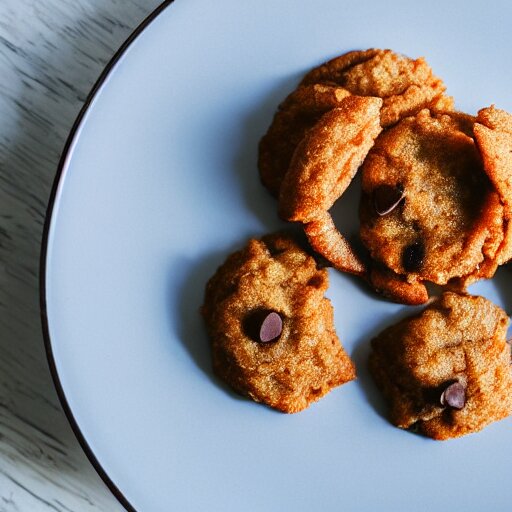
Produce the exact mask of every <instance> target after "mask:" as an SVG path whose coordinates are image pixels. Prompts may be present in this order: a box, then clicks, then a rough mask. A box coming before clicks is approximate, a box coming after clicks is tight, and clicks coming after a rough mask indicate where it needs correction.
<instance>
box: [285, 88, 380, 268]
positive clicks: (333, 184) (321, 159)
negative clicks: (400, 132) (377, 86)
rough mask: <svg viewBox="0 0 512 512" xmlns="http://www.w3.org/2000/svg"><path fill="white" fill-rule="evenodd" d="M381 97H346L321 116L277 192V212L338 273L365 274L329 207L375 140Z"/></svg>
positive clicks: (301, 145)
mask: <svg viewBox="0 0 512 512" xmlns="http://www.w3.org/2000/svg"><path fill="white" fill-rule="evenodd" d="M381 105H382V100H381V99H380V98H373V97H362V96H348V97H346V98H344V99H343V100H342V101H341V103H340V106H339V107H337V108H335V109H332V110H330V111H329V112H327V113H326V114H324V115H323V116H322V117H321V118H320V120H319V121H318V122H317V123H316V124H315V126H314V127H313V128H311V129H310V130H309V131H308V133H307V134H306V136H305V137H304V139H303V140H302V141H301V142H300V144H299V145H298V146H297V148H296V150H295V152H294V155H293V158H292V161H291V163H290V167H289V169H288V172H287V173H286V176H285V179H284V181H283V183H282V185H281V190H280V194H279V213H280V215H281V217H282V218H283V219H285V220H288V221H295V222H301V223H302V224H304V229H305V232H306V234H307V236H308V239H309V241H310V243H311V245H312V247H313V249H315V250H316V251H317V252H318V253H320V254H321V255H322V256H323V257H324V258H326V259H327V260H328V261H329V262H330V263H332V264H333V265H334V266H336V267H337V268H338V269H339V270H342V271H345V272H350V273H353V274H358V275H364V274H365V272H366V269H365V266H364V264H363V263H362V262H361V260H360V259H359V257H358V256H357V255H356V254H355V252H354V251H353V250H352V249H351V247H350V245H349V244H348V242H347V241H346V240H345V238H344V237H343V235H341V234H340V233H339V232H338V230H337V229H336V227H335V225H334V222H333V220H332V218H331V215H330V214H329V209H330V208H331V207H332V205H333V204H334V202H335V201H336V200H337V199H338V198H339V197H340V196H341V194H342V193H343V192H344V191H345V189H346V188H347V187H348V185H349V184H350V182H351V181H352V179H353V177H354V175H355V173H356V172H357V169H358V168H359V166H360V165H361V163H362V161H363V159H364V158H365V156H366V154H367V153H368V151H369V150H370V148H371V147H372V145H373V143H374V140H375V138H376V137H377V135H378V134H379V133H380V131H381V130H382V128H381V126H380V123H379V111H380V107H381Z"/></svg>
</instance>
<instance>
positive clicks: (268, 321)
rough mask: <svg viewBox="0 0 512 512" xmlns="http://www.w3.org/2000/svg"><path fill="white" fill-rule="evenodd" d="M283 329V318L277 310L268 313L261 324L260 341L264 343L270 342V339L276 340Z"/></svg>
mask: <svg viewBox="0 0 512 512" xmlns="http://www.w3.org/2000/svg"><path fill="white" fill-rule="evenodd" d="M282 331H283V320H282V319H281V317H280V316H279V314H278V313H276V312H275V311H271V312H270V313H268V314H267V315H266V316H265V318H264V319H263V321H262V322H261V326H260V333H259V341H261V342H262V343H268V342H269V341H275V340H277V338H279V336H281V332H282Z"/></svg>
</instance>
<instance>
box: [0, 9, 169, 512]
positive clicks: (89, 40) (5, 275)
mask: <svg viewBox="0 0 512 512" xmlns="http://www.w3.org/2000/svg"><path fill="white" fill-rule="evenodd" d="M159 3H160V1H159V0H45V1H44V2H42V1H40V0H2V1H1V2H0V77H1V78H0V120H1V121H0V283H1V284H0V329H1V336H0V512H14V511H28V512H38V511H49V510H53V511H59V512H60V511H62V512H70V511H73V512H78V511H98V510H99V511H116V510H122V507H121V506H120V505H119V504H118V502H117V501H116V499H115V498H114V497H113V495H112V494H111V493H110V492H109V490H108V489H107V488H106V486H105V485H104V484H103V482H102V481H101V479H100V478H99V476H98V475H97V474H96V472H95V470H94V469H93V468H92V466H91V464H90V463H89V461H88V460H87V458H86V456H85V454H84V453H83V451H82V449H81V447H80V445H79V444H78V442H77V440H76V439H75V436H74V434H73V432H72V431H71V428H70V426H69V424H68V421H67V419H66V417H65V415H64V413H63V411H62V408H61V406H60V403H59V400H58V398H57V394H56V392H55V390H54V387H53V383H52V379H51V376H50V372H49V369H48V365H47V361H46V356H45V351H44V345H43V337H42V331H41V322H40V316H39V276H38V273H39V253H40V244H41V235H42V228H43V222H44V217H45V211H46V205H47V201H48V198H49V194H50V188H51V185H52V181H53V179H54V175H55V172H56V167H57V163H58V160H59V156H60V152H61V151H62V148H63V146H64V142H65V140H66V137H67V134H68V132H69V130H70V128H71V126H72V124H73V121H74V119H75V117H76V115H77V114H78V112H79V110H80V108H81V106H82V104H83V103H84V101H85V98H86V96H87V93H88V92H89V90H90V88H91V87H92V85H93V83H94V82H95V81H96V79H97V78H98V76H99V74H100V72H101V71H102V69H103V67H104V66H105V65H106V63H107V62H108V61H109V60H110V58H111V57H112V55H113V54H114V52H115V50H116V49H117V48H118V47H119V46H120V45H121V44H122V42H123V41H124V40H125V39H126V38H127V37H128V36H129V34H130V33H131V32H132V31H133V29H134V28H135V27H136V26H137V25H138V24H139V23H140V21H142V19H144V18H145V17H146V16H147V15H148V14H149V13H150V12H151V11H152V10H153V9H154V8H155V7H157V6H158V4H159Z"/></svg>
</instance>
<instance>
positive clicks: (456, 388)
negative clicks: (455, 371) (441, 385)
mask: <svg viewBox="0 0 512 512" xmlns="http://www.w3.org/2000/svg"><path fill="white" fill-rule="evenodd" d="M439 401H440V402H441V405H448V406H449V407H453V408H454V409H462V408H463V407H464V405H465V404H466V388H465V387H464V386H463V385H462V384H461V383H460V382H453V383H452V384H450V385H449V386H448V387H447V388H445V390H444V391H443V392H442V393H441V397H440V398H439Z"/></svg>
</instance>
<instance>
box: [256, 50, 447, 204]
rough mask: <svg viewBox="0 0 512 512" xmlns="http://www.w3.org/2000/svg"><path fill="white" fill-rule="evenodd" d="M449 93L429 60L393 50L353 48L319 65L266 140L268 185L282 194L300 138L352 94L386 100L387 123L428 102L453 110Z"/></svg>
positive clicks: (261, 164) (263, 172) (264, 177)
mask: <svg viewBox="0 0 512 512" xmlns="http://www.w3.org/2000/svg"><path fill="white" fill-rule="evenodd" d="M444 91H445V85H444V84H443V82H442V81H441V80H440V79H439V78H437V77H436V76H434V75H433V73H432V70H431V68H430V66H429V65H428V64H427V63H426V61H425V60H424V59H422V58H420V59H416V60H413V59H410V58H408V57H405V56H404V55H400V54H397V53H395V52H393V51H391V50H379V49H370V50H364V51H353V52H349V53H346V54H343V55H341V56H339V57H336V58H335V59H332V60H330V61H328V62H326V63H325V64H322V65H321V66H318V67H317V68H315V69H313V70H311V71H310V72H309V73H307V74H306V75H305V77H304V78H303V80H302V82H301V84H300V85H299V87H298V88H297V89H296V90H295V91H294V92H292V93H291V94H290V95H289V96H288V97H287V98H286V100H285V101H284V102H283V103H282V104H281V105H280V106H279V108H278V111H277V112H276V114H275V116H274V119H273V121H272V124H271V125H270V127H269V129H268V131H267V133H266V134H265V135H264V136H263V138H262V139H261V142H260V146H259V157H258V168H259V171H260V177H261V181H262V183H263V185H264V186H265V187H266V188H267V189H268V190H269V191H270V192H271V193H272V194H273V195H275V196H277V195H278V194H279V189H280V186H281V182H282V181H283V179H284V177H285V175H286V173H287V171H288V166H289V165H290V162H291V160H292V156H293V153H294V151H295V148H296V147H297V145H298V144H299V142H300V141H301V140H302V138H303V137H304V136H305V135H306V133H307V131H308V130H309V129H310V128H312V127H313V126H314V125H315V123H316V122H317V121H318V120H319V119H320V117H321V116H322V115H323V114H325V113H326V112H328V111H329V110H331V109H333V108H336V107H339V105H340V102H341V101H342V100H343V99H344V98H345V97H346V96H349V95H355V96H369V97H375V98H381V99H382V101H383V105H382V109H381V112H380V123H381V124H382V126H384V127H385V126H389V125H391V124H393V123H396V122H397V121H398V120H399V119H401V118H402V117H405V116H408V115H412V114H415V113H416V112H418V111H419V110H420V109H421V108H423V107H426V106H428V107H430V108H432V109H437V110H452V109H453V100H452V99H451V98H450V97H448V96H445V95H444V94H443V93H444Z"/></svg>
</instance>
